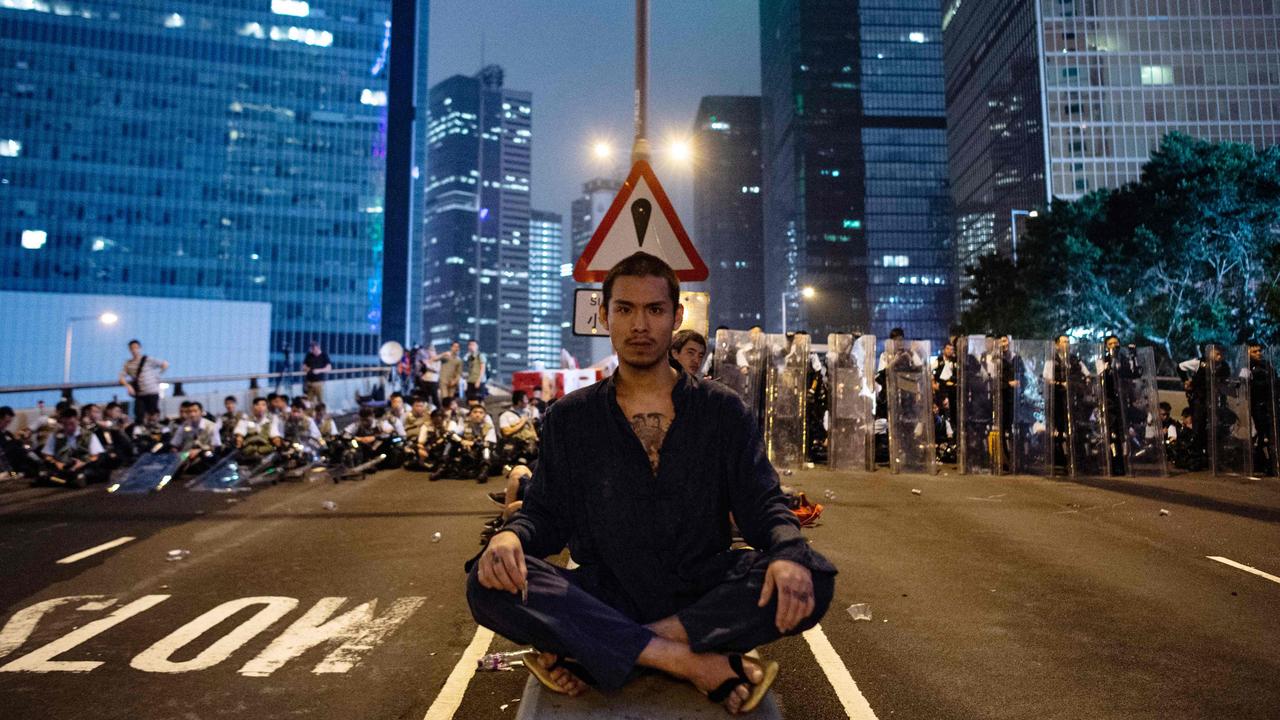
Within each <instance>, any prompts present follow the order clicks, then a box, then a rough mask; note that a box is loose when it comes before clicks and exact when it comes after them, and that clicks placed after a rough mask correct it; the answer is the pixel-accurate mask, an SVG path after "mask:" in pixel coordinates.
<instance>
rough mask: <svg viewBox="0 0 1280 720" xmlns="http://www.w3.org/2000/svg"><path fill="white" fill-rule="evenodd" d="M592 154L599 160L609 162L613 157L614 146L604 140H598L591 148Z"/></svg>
mask: <svg viewBox="0 0 1280 720" xmlns="http://www.w3.org/2000/svg"><path fill="white" fill-rule="evenodd" d="M591 154H592V155H594V156H595V158H596V159H597V160H608V159H609V158H611V157H613V146H611V145H610V144H609V143H607V142H605V141H604V140H597V141H595V143H594V144H593V145H592V146H591Z"/></svg>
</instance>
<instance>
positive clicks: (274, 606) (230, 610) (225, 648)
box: [129, 596, 298, 673]
mask: <svg viewBox="0 0 1280 720" xmlns="http://www.w3.org/2000/svg"><path fill="white" fill-rule="evenodd" d="M254 605H261V606H262V609H261V610H259V611H258V612H256V613H254V615H253V616H252V617H250V618H249V619H247V620H245V621H244V622H242V623H240V624H239V625H237V626H236V627H235V629H234V630H232V631H231V632H228V633H227V634H226V635H223V636H222V637H221V638H218V640H217V641H215V642H214V643H213V644H212V645H210V646H209V647H207V648H205V649H204V650H202V651H201V652H200V654H199V655H196V656H195V657H193V658H191V659H190V660H183V661H181V662H174V661H172V660H170V659H169V658H170V657H172V656H173V655H174V653H176V652H178V651H179V650H181V649H182V648H184V647H186V646H187V644H188V643H190V642H192V641H193V640H195V639H196V638H198V637H200V636H201V635H203V634H204V633H206V632H208V631H209V630H211V629H213V628H214V627H216V626H217V625H218V624H219V623H221V622H222V621H224V620H226V619H227V618H229V617H231V616H232V615H235V614H236V613H238V612H240V611H241V610H243V609H245V608H248V607H252V606H254ZM297 606H298V601H297V599H296V598H291V597H278V596H262V597H247V598H240V599H239V600H231V601H229V602H224V603H222V604H221V605H219V606H217V607H215V608H214V609H212V610H210V611H208V612H206V613H205V614H203V615H201V616H200V617H198V618H196V619H195V620H192V621H191V622H189V623H187V624H186V625H183V626H182V627H180V628H178V629H177V630H174V631H173V632H171V633H169V634H168V635H166V636H165V637H164V638H162V639H161V640H159V641H157V642H156V644H154V645H152V646H151V647H149V648H147V649H146V650H143V651H142V652H140V653H138V654H137V656H135V657H134V658H133V659H132V660H130V661H129V666H130V667H132V668H135V669H137V670H142V671H145V672H156V673H181V672H191V671H192V670H206V669H208V668H211V667H213V666H214V665H217V664H218V663H220V662H222V661H223V660H226V659H227V658H228V657H230V656H231V653H233V652H235V651H236V650H238V649H239V648H240V646H241V645H244V644H245V643H247V642H249V641H250V640H252V639H254V638H255V637H257V636H258V634H259V633H261V632H262V631H263V630H266V629H267V628H269V627H271V625H272V624H274V623H275V622H276V621H277V620H279V619H280V618H282V617H284V616H285V615H288V614H289V613H291V612H293V609H294V608H295V607H297Z"/></svg>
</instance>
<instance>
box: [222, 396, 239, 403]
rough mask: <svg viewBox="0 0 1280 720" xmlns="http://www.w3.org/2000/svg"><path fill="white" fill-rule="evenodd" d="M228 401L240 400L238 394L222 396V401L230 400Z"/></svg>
mask: <svg viewBox="0 0 1280 720" xmlns="http://www.w3.org/2000/svg"><path fill="white" fill-rule="evenodd" d="M228 401H230V402H239V401H238V400H236V396H235V395H228V396H226V397H224V398H222V402H228Z"/></svg>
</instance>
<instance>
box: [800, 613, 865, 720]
mask: <svg viewBox="0 0 1280 720" xmlns="http://www.w3.org/2000/svg"><path fill="white" fill-rule="evenodd" d="M804 639H805V640H806V641H807V642H808V643H809V649H810V650H812V651H813V656H814V657H815V658H817V659H818V666H819V667H821V668H822V672H824V673H826V675H827V681H828V682H830V683H831V687H832V688H834V689H835V691H836V697H838V698H840V704H841V705H843V706H844V713H845V715H848V716H849V720H876V714H875V713H874V712H872V710H871V704H870V703H868V702H867V699H866V698H865V697H863V696H862V691H861V690H859V689H858V683H856V682H854V681H853V676H852V675H850V674H849V668H847V667H845V666H844V661H843V660H841V659H840V655H839V654H837V653H836V649H835V648H833V647H831V641H830V640H828V639H827V635H826V633H824V632H822V626H821V625H814V626H813V627H812V628H810V629H809V630H805V631H804Z"/></svg>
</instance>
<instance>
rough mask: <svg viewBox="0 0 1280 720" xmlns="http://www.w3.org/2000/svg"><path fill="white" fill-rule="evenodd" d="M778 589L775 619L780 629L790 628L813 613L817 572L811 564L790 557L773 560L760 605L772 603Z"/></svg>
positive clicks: (785, 630) (766, 573)
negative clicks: (807, 564) (794, 560)
mask: <svg viewBox="0 0 1280 720" xmlns="http://www.w3.org/2000/svg"><path fill="white" fill-rule="evenodd" d="M775 590H777V593H778V614H777V617H776V619H775V624H776V625H777V627H778V632H782V633H785V632H790V631H791V630H792V629H794V628H795V627H796V626H797V625H799V624H800V621H802V620H804V619H805V618H807V617H809V616H810V615H812V614H813V608H814V601H813V574H812V573H810V572H809V568H807V567H805V566H803V565H801V564H799V563H794V562H791V561H790V560H774V561H773V562H771V563H769V569H768V570H766V571H765V574H764V589H763V590H762V591H761V592H760V602H759V606H760V607H764V606H766V605H768V604H769V599H770V598H772V597H773V593H774V591H775Z"/></svg>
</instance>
